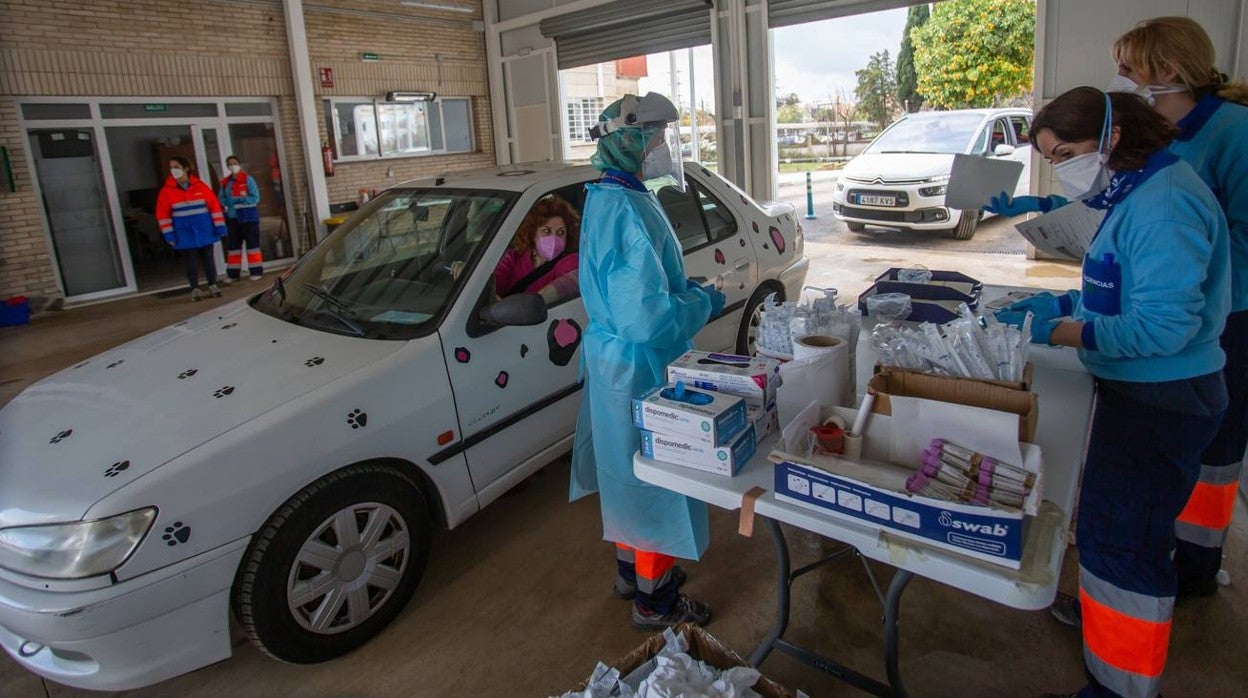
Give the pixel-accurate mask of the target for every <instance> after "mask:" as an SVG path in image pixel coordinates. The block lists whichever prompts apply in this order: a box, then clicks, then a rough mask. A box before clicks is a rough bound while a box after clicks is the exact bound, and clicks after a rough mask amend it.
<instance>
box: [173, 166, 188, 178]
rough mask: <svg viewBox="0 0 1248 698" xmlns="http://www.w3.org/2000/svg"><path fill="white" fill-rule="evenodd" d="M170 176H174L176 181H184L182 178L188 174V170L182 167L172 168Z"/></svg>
mask: <svg viewBox="0 0 1248 698" xmlns="http://www.w3.org/2000/svg"><path fill="white" fill-rule="evenodd" d="M169 174H171V175H173V178H174V179H182V176H183V175H185V174H186V170H184V169H182V168H181V167H170V168H169Z"/></svg>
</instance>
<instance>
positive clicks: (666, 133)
mask: <svg viewBox="0 0 1248 698" xmlns="http://www.w3.org/2000/svg"><path fill="white" fill-rule="evenodd" d="M641 178H642V180H644V181H650V180H652V179H660V178H664V179H668V178H670V180H671V182H666V181H665V182H663V183H662V184H661V186H674V187H676V188H677V189H679V190H681V191H684V190H685V167H684V163H683V162H682V160H681V154H680V127H678V126H677V125H676V124H668V125H667V127H666V128H664V129H663V130H662V131H659V133H658V134H656V135H655V137H654V142H653V143H652V144H651V147H650V150H649V151H647V152H646V156H645V157H644V158H643V159H642V161H641Z"/></svg>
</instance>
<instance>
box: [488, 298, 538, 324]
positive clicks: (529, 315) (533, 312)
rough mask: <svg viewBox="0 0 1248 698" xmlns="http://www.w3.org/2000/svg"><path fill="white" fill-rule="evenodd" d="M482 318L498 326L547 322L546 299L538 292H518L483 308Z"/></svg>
mask: <svg viewBox="0 0 1248 698" xmlns="http://www.w3.org/2000/svg"><path fill="white" fill-rule="evenodd" d="M481 319H482V320H483V321H485V322H486V323H488V324H491V325H496V326H503V327H507V326H517V325H519V326H528V325H540V324H542V323H543V322H546V301H544V300H542V297H541V296H539V295H537V294H536V293H517V294H515V295H514V296H508V297H506V298H504V299H502V300H501V301H499V302H497V303H492V304H490V305H487V306H485V307H484V308H482V309H481Z"/></svg>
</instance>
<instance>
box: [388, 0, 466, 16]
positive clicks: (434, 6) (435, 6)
mask: <svg viewBox="0 0 1248 698" xmlns="http://www.w3.org/2000/svg"><path fill="white" fill-rule="evenodd" d="M399 4H400V5H402V6H404V7H419V8H421V9H423V10H442V11H443V12H463V13H464V14H472V13H473V11H474V10H473V8H471V7H468V6H466V5H452V4H450V3H445V2H425V0H400V2H399Z"/></svg>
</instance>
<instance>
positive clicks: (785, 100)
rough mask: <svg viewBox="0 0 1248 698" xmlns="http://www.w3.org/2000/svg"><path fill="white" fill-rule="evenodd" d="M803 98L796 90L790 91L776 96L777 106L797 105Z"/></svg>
mask: <svg viewBox="0 0 1248 698" xmlns="http://www.w3.org/2000/svg"><path fill="white" fill-rule="evenodd" d="M801 103H802V98H801V97H798V96H797V93H796V92H790V93H788V94H787V95H777V96H776V108H780V107H796V106H800V105H801Z"/></svg>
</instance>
